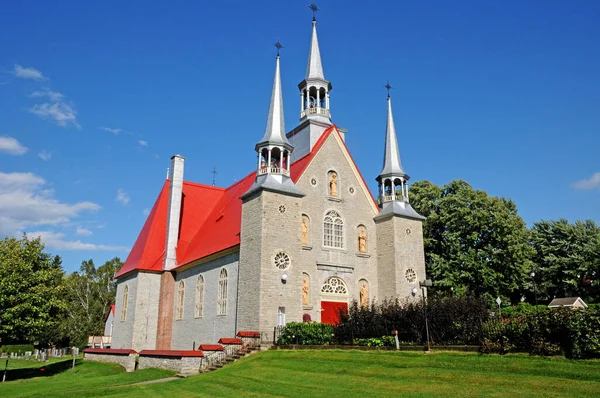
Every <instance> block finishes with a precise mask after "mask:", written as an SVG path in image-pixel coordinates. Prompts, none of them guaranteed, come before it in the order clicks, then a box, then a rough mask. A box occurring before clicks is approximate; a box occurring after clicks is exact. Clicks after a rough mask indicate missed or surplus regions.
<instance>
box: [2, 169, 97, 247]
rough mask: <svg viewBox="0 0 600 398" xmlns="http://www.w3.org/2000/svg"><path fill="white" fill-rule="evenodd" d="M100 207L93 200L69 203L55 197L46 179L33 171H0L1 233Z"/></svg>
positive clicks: (58, 221)
mask: <svg viewBox="0 0 600 398" xmlns="http://www.w3.org/2000/svg"><path fill="white" fill-rule="evenodd" d="M99 209H100V206H99V205H97V204H96V203H93V202H87V201H84V202H77V203H73V204H70V203H64V202H61V201H59V200H57V199H55V198H54V191H53V190H51V189H48V188H47V182H46V181H45V180H44V179H43V178H42V177H40V176H37V175H35V174H33V173H3V172H0V236H3V235H14V234H15V233H17V232H18V231H23V230H25V229H26V228H29V227H32V226H40V225H59V224H64V223H67V222H69V221H70V220H71V219H72V218H74V217H77V216H79V215H80V214H81V213H84V212H95V211H98V210H99Z"/></svg>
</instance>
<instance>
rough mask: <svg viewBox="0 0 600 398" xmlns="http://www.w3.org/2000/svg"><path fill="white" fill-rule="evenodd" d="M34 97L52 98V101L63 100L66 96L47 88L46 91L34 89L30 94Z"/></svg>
mask: <svg viewBox="0 0 600 398" xmlns="http://www.w3.org/2000/svg"><path fill="white" fill-rule="evenodd" d="M29 96H30V97H32V98H40V97H41V98H45V97H47V98H50V100H51V101H61V100H62V99H63V98H64V97H65V96H64V95H62V94H61V93H59V92H57V91H52V90H50V89H45V90H44V91H34V92H33V93H31V94H29Z"/></svg>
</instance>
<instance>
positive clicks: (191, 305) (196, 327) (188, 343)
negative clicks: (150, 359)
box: [170, 252, 239, 350]
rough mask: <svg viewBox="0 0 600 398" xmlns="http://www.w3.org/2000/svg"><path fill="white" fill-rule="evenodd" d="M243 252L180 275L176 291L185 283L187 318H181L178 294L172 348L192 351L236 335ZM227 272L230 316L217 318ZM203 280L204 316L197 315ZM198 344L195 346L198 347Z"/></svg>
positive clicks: (176, 282) (176, 283) (185, 313)
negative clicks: (199, 285) (221, 283)
mask: <svg viewBox="0 0 600 398" xmlns="http://www.w3.org/2000/svg"><path fill="white" fill-rule="evenodd" d="M238 259H239V253H238V252H235V253H232V254H229V255H225V256H223V257H220V258H218V259H215V260H212V261H209V262H207V263H204V264H201V265H198V266H195V267H192V268H189V269H187V270H185V271H182V272H179V273H177V276H176V278H175V284H174V287H175V292H176V293H177V289H178V286H179V283H180V282H181V281H183V283H184V292H185V294H184V307H183V317H182V318H181V319H177V314H176V311H177V299H178V296H177V294H175V297H174V299H173V302H172V304H171V306H170V308H171V311H173V337H172V344H171V349H173V350H191V349H193V348H197V347H198V346H199V345H200V344H205V343H216V342H217V341H218V340H219V339H220V338H221V337H224V336H225V337H228V336H235V333H236V328H235V316H236V304H237V279H238ZM223 269H225V270H226V271H227V313H226V314H224V315H217V293H218V288H219V276H220V273H221V270H223ZM199 276H202V278H203V281H204V283H203V287H204V288H203V292H202V293H203V294H202V296H203V300H202V313H201V314H200V315H201V316H196V284H197V283H198V277H199ZM194 343H195V347H194Z"/></svg>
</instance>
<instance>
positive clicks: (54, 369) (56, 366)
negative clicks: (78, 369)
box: [0, 359, 81, 381]
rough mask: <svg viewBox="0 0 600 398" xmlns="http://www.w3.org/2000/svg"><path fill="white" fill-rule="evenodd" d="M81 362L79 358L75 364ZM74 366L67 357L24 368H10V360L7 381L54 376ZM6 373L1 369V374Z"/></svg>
mask: <svg viewBox="0 0 600 398" xmlns="http://www.w3.org/2000/svg"><path fill="white" fill-rule="evenodd" d="M79 364H81V359H78V360H77V361H76V363H75V366H77V365H79ZM72 366H73V360H72V359H67V360H64V361H61V362H54V363H51V364H44V363H42V362H40V366H38V367H35V368H23V369H10V362H9V363H8V371H7V372H6V381H15V380H21V379H31V378H33V377H48V376H54V375H55V374H58V373H62V372H64V371H66V370H69V369H71V367H72ZM2 374H4V371H0V375H2Z"/></svg>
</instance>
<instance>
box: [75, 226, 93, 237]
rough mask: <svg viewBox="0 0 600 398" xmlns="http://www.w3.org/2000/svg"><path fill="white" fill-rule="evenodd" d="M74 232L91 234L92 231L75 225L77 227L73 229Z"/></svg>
mask: <svg viewBox="0 0 600 398" xmlns="http://www.w3.org/2000/svg"><path fill="white" fill-rule="evenodd" d="M75 233H76V234H77V235H81V236H90V235H92V234H93V232H92V231H90V230H89V229H87V228H83V227H77V229H75Z"/></svg>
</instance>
